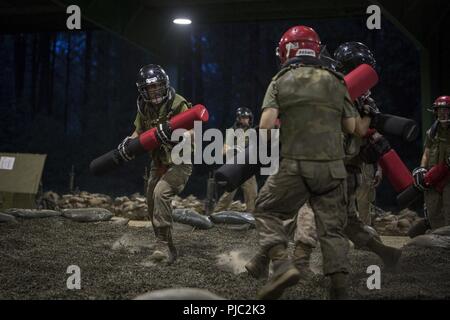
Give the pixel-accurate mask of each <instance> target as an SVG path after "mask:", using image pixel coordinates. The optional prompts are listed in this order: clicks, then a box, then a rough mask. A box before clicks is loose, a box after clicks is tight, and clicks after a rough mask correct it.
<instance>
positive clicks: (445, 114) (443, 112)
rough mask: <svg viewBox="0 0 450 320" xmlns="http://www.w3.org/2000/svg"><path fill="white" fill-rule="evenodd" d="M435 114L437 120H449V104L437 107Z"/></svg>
mask: <svg viewBox="0 0 450 320" xmlns="http://www.w3.org/2000/svg"><path fill="white" fill-rule="evenodd" d="M435 114H436V118H437V120H438V121H439V122H443V123H448V122H450V106H448V105H447V106H445V107H437V108H436V111H435Z"/></svg>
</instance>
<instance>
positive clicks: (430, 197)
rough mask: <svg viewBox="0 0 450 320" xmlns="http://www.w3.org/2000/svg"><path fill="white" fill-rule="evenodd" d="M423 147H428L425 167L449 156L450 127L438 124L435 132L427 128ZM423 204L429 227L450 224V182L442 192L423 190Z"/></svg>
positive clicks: (436, 227)
mask: <svg viewBox="0 0 450 320" xmlns="http://www.w3.org/2000/svg"><path fill="white" fill-rule="evenodd" d="M425 148H428V149H430V155H429V160H428V166H427V169H431V168H432V167H433V166H435V165H436V164H439V163H442V162H444V161H445V160H446V159H447V158H448V157H449V156H450V128H447V129H446V128H444V127H442V126H441V125H439V127H438V128H437V130H436V131H435V134H432V130H429V131H428V132H427V135H426V140H425ZM425 205H426V207H427V212H428V221H429V223H430V226H431V229H433V230H434V229H438V228H441V227H444V226H448V225H450V184H447V185H446V186H445V188H444V190H443V192H442V194H441V193H439V192H438V191H436V190H435V189H430V190H427V191H425Z"/></svg>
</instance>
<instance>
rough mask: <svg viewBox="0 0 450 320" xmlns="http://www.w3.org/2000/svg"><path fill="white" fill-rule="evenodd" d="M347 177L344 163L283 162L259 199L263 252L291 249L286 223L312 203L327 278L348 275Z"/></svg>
mask: <svg viewBox="0 0 450 320" xmlns="http://www.w3.org/2000/svg"><path fill="white" fill-rule="evenodd" d="M345 177H346V172H345V167H344V164H343V161H331V162H311V161H298V160H292V159H283V160H282V161H281V164H280V169H279V171H278V173H277V174H275V175H273V176H270V177H269V178H268V179H267V181H266V183H265V184H264V187H263V188H262V189H261V191H260V193H259V195H258V197H257V199H256V208H255V213H254V215H255V219H256V228H257V231H258V235H259V242H260V246H261V248H262V250H263V251H269V250H270V248H272V247H274V246H276V245H279V244H282V245H285V246H287V245H288V241H289V234H288V232H287V229H286V226H285V224H284V222H285V221H286V220H289V219H292V218H293V217H295V215H297V213H298V211H299V209H300V208H301V207H302V206H303V205H304V204H305V203H306V202H307V201H309V203H310V205H311V208H312V209H313V211H314V213H315V215H314V219H315V222H316V226H317V236H318V239H319V242H320V245H321V249H322V255H323V269H324V274H325V275H330V274H333V273H337V272H345V273H347V272H348V271H349V263H348V258H347V254H348V240H347V239H346V237H345V234H344V228H345V225H346V223H347V211H346V207H347V199H346V181H345Z"/></svg>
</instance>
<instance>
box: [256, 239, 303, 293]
mask: <svg viewBox="0 0 450 320" xmlns="http://www.w3.org/2000/svg"><path fill="white" fill-rule="evenodd" d="M269 258H270V260H272V263H273V274H272V276H271V278H270V279H269V281H268V282H267V283H266V285H265V286H264V287H263V288H262V289H261V290H260V291H259V292H258V299H261V300H273V299H278V298H279V297H281V295H282V294H283V292H284V290H285V289H286V288H288V287H291V286H293V285H296V284H297V283H298V281H299V280H300V272H298V270H297V268H296V267H295V266H294V264H293V263H292V261H291V260H290V259H289V257H288V253H287V250H286V246H285V245H283V244H281V245H276V246H274V247H272V248H271V249H270V250H269Z"/></svg>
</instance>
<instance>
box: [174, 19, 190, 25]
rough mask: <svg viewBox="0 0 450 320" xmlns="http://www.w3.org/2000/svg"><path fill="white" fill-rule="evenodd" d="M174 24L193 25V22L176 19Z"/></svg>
mask: <svg viewBox="0 0 450 320" xmlns="http://www.w3.org/2000/svg"><path fill="white" fill-rule="evenodd" d="M173 23H175V24H183V25H187V24H191V23H192V21H191V20H190V19H187V18H176V19H174V20H173Z"/></svg>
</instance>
